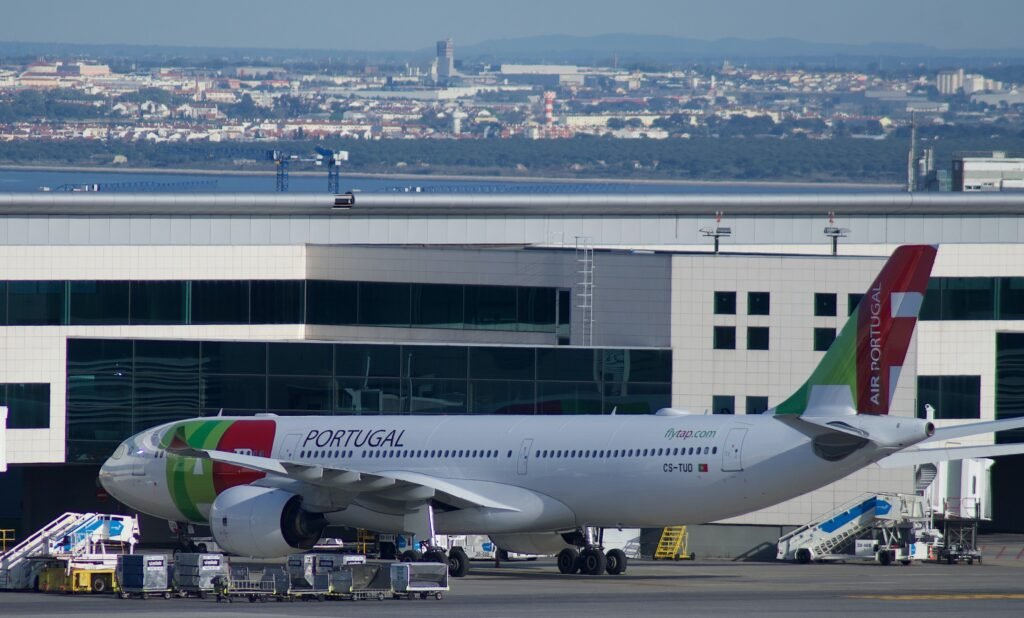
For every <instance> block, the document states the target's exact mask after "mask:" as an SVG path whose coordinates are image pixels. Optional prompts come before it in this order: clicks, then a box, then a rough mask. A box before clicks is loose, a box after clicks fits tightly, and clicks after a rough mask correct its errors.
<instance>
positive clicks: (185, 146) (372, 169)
mask: <svg viewBox="0 0 1024 618" xmlns="http://www.w3.org/2000/svg"><path fill="white" fill-rule="evenodd" d="M315 146H322V147H326V148H331V149H338V150H348V151H349V153H350V157H349V162H348V163H346V164H345V167H344V168H343V171H345V172H355V173H360V172H362V173H387V172H392V173H407V174H408V173H417V174H424V175H430V174H453V173H465V174H485V175H500V176H517V175H519V176H560V177H581V178H583V177H588V178H604V177H607V178H624V179H630V178H635V179H640V178H652V179H683V180H757V181H772V180H780V181H810V182H815V181H833V182H843V181H856V182H884V183H900V182H903V181H904V180H905V178H906V169H907V149H908V147H909V139H902V136H899V137H896V138H894V136H890V137H889V138H887V139H858V138H853V137H837V138H833V139H829V140H816V139H799V138H789V139H777V138H769V137H764V138H739V137H735V138H724V137H723V138H710V137H694V138H692V139H667V140H651V139H613V138H607V137H576V138H573V139H561V140H529V139H472V140H356V139H351V140H350V139H334V140H323V141H315V142H313V141H289V142H278V143H262V142H261V143H260V144H249V143H209V142H192V143H180V142H179V143H166V142H165V143H152V142H111V141H107V142H103V141H89V140H70V141H62V142H44V141H10V142H0V164H17V165H62V166H73V165H89V166H96V165H100V166H103V165H110V166H111V167H112V168H113V167H115V166H114V165H113V164H112V162H113V160H114V157H115V156H117V155H123V156H125V157H127V159H128V166H130V167H152V168H192V169H224V170H231V169H239V168H240V167H242V168H245V169H261V168H262V167H266V168H267V170H268V171H270V169H271V167H270V166H269V164H268V163H266V162H265V160H264V156H263V155H264V152H265V150H267V149H271V148H275V149H281V150H285V151H289V152H293V153H295V154H301V155H306V154H312V152H313V149H314V147H315ZM921 147H931V148H934V149H935V151H936V155H937V167H938V168H939V169H949V168H950V165H951V159H952V157H953V155H954V154H955V153H957V152H961V151H985V150H1003V151H1007V152H1009V153H1010V154H1011V155H1014V154H1017V155H1020V154H1024V136H1021V135H1015V134H1010V135H990V136H987V137H980V136H958V135H955V134H954V135H949V136H943V137H938V136H936V137H933V138H931V139H926V140H925V141H922V142H921V143H919V148H921ZM121 167H123V165H122V166H121ZM292 169H293V170H299V169H302V166H301V165H299V164H296V165H294V166H293V167H292Z"/></svg>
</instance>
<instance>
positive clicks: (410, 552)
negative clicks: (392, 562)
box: [402, 549, 423, 562]
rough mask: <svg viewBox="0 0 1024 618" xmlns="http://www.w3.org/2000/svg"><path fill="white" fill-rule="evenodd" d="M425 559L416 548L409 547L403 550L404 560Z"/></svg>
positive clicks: (416, 560) (415, 560)
mask: <svg viewBox="0 0 1024 618" xmlns="http://www.w3.org/2000/svg"><path fill="white" fill-rule="evenodd" d="M422 559H423V554H421V553H420V552H418V551H416V550H415V549H407V550H405V551H404V552H402V562H419V561H420V560H422Z"/></svg>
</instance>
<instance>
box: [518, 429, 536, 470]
mask: <svg viewBox="0 0 1024 618" xmlns="http://www.w3.org/2000/svg"><path fill="white" fill-rule="evenodd" d="M531 448H533V438H526V439H525V440H523V444H522V445H521V446H520V447H519V474H526V464H527V463H528V462H529V461H530V449H531Z"/></svg>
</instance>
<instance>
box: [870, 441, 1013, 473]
mask: <svg viewBox="0 0 1024 618" xmlns="http://www.w3.org/2000/svg"><path fill="white" fill-rule="evenodd" d="M1003 455H1024V442H1019V443H1016V444H985V445H981V446H952V447H949V448H929V449H917V450H906V451H900V452H898V453H893V454H892V455H889V456H888V457H886V458H884V459H881V460H879V462H878V465H879V466H881V467H883V468H902V467H904V466H917V465H921V464H926V463H938V462H940V461H955V460H957V459H977V458H981V457H1000V456H1003Z"/></svg>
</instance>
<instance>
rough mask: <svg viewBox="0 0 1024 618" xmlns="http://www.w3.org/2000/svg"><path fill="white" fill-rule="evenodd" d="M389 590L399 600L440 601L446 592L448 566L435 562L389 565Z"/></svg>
mask: <svg viewBox="0 0 1024 618" xmlns="http://www.w3.org/2000/svg"><path fill="white" fill-rule="evenodd" d="M391 588H392V590H393V591H394V592H393V594H394V597H395V598H396V599H400V598H402V597H405V598H406V599H410V600H411V599H415V598H416V597H419V598H421V599H426V598H428V597H434V598H435V599H438V600H440V599H441V598H442V597H443V596H444V593H445V592H447V591H448V565H447V564H438V563H436V562H398V563H395V564H392V565H391Z"/></svg>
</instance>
